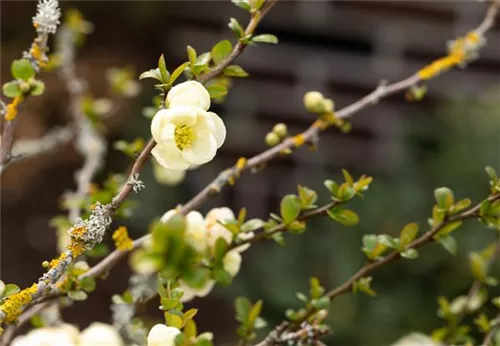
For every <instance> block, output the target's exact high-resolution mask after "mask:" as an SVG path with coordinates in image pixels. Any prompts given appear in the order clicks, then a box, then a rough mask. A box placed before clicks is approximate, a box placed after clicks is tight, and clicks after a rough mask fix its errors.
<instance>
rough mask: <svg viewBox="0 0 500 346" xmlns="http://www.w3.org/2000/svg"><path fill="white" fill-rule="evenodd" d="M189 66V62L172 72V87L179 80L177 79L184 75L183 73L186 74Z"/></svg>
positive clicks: (170, 82)
mask: <svg viewBox="0 0 500 346" xmlns="http://www.w3.org/2000/svg"><path fill="white" fill-rule="evenodd" d="M188 65H189V61H186V62H185V63H183V64H181V65H179V66H178V67H177V68H176V69H175V70H174V72H172V75H171V76H170V79H169V81H168V83H169V84H170V85H172V84H174V82H175V81H176V80H177V78H179V76H180V75H181V74H182V72H184V70H185V69H186V67H188Z"/></svg>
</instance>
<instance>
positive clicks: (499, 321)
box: [481, 314, 500, 346]
mask: <svg viewBox="0 0 500 346" xmlns="http://www.w3.org/2000/svg"><path fill="white" fill-rule="evenodd" d="M495 321H496V322H495V323H494V324H493V325H492V326H491V329H490V331H489V332H488V334H486V335H485V337H484V339H483V342H482V343H481V346H495V345H494V343H493V338H494V337H495V334H496V333H497V332H499V331H500V314H498V315H497V316H496V317H495Z"/></svg>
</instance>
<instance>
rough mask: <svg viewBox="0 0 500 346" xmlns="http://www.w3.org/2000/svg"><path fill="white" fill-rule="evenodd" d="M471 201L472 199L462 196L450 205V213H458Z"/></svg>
mask: <svg viewBox="0 0 500 346" xmlns="http://www.w3.org/2000/svg"><path fill="white" fill-rule="evenodd" d="M471 203H472V201H471V200H470V199H469V198H464V199H462V200H460V201H458V202H457V203H455V204H453V205H452V206H451V208H450V213H452V214H456V213H459V212H461V211H462V210H464V209H466V208H468V207H469V206H470V205H471Z"/></svg>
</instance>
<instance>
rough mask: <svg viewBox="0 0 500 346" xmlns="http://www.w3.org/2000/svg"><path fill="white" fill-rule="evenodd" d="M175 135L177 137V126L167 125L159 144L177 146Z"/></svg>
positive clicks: (162, 130) (162, 131) (161, 134)
mask: <svg viewBox="0 0 500 346" xmlns="http://www.w3.org/2000/svg"><path fill="white" fill-rule="evenodd" d="M174 135H175V125H174V124H165V126H164V127H163V128H162V129H161V133H160V141H157V143H159V144H163V143H169V144H170V143H173V144H174V145H175V139H174V138H175V137H174Z"/></svg>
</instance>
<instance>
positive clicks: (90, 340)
mask: <svg viewBox="0 0 500 346" xmlns="http://www.w3.org/2000/svg"><path fill="white" fill-rule="evenodd" d="M122 345H124V343H123V340H122V339H121V337H120V334H118V332H117V331H116V329H114V328H113V326H111V325H109V324H105V323H100V322H93V323H92V324H91V325H90V326H89V327H87V328H86V329H84V330H83V331H82V333H81V334H80V344H79V346H122Z"/></svg>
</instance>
